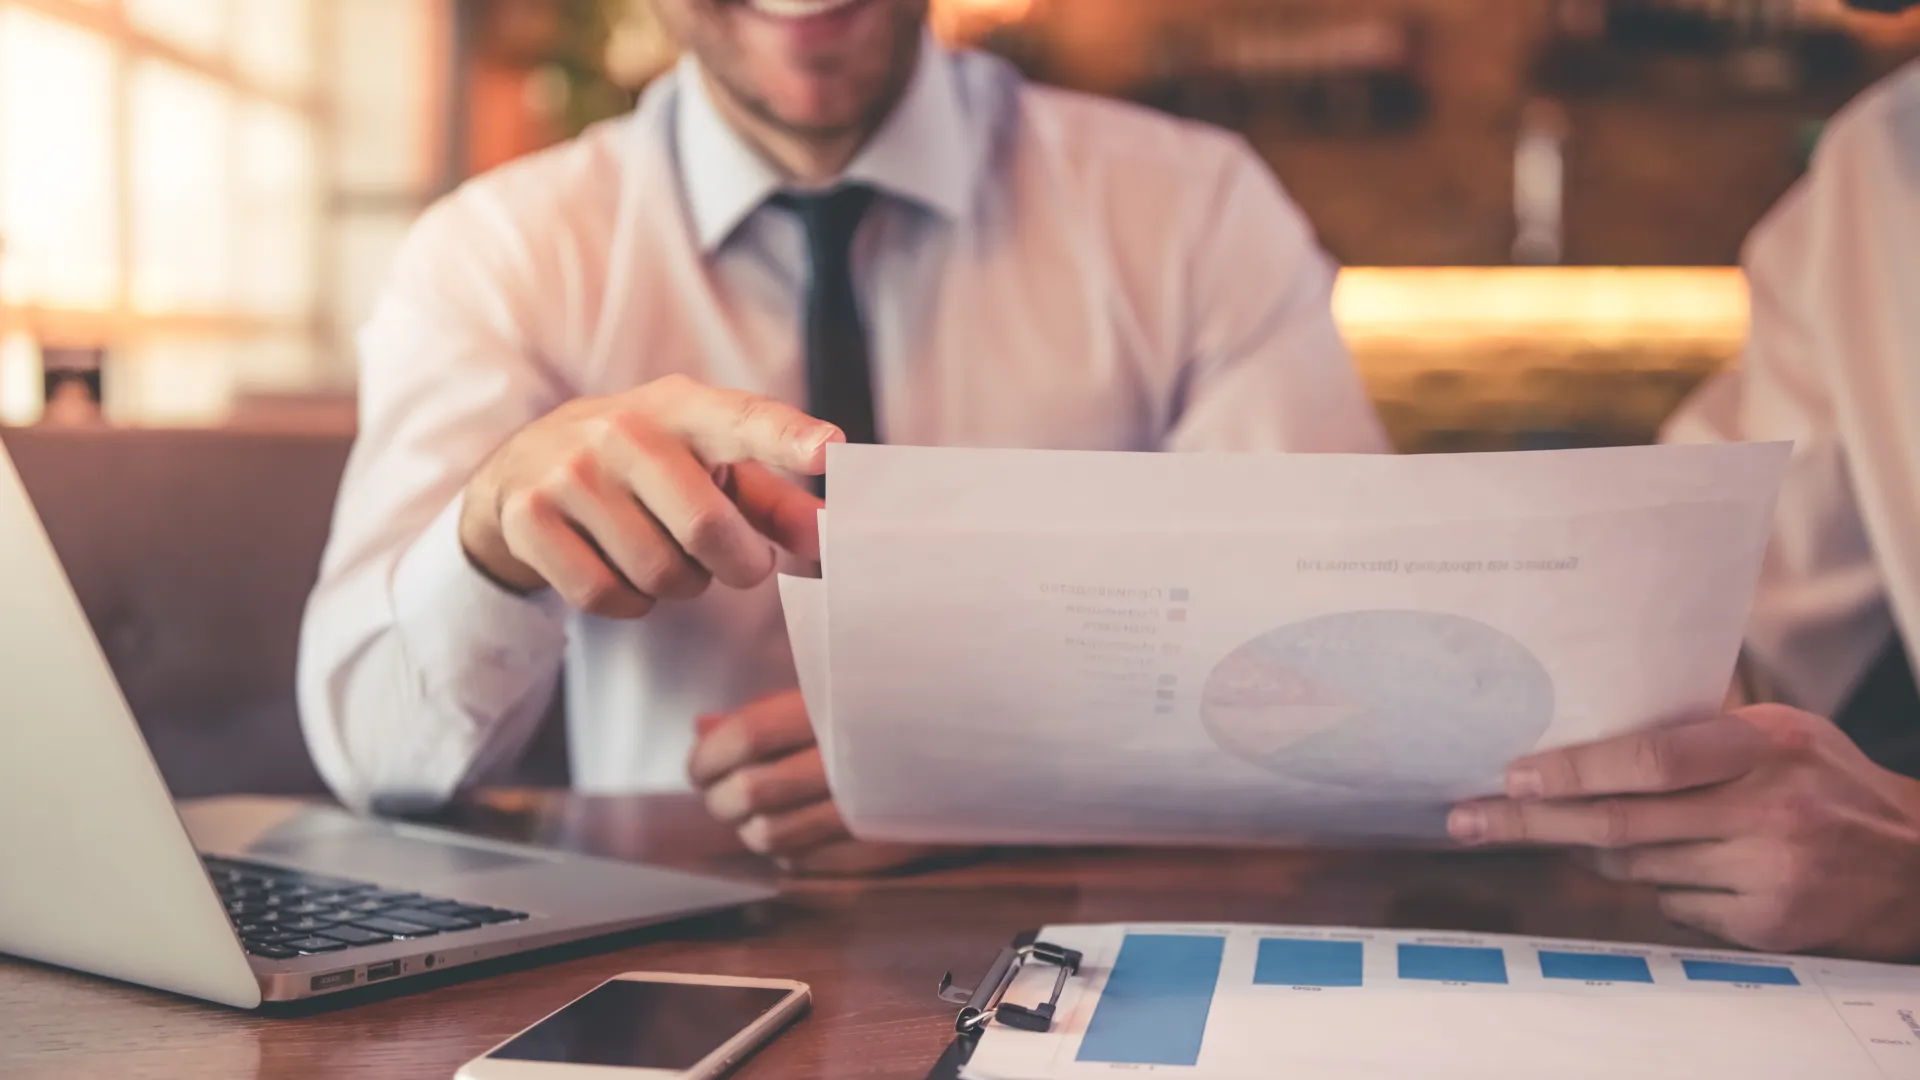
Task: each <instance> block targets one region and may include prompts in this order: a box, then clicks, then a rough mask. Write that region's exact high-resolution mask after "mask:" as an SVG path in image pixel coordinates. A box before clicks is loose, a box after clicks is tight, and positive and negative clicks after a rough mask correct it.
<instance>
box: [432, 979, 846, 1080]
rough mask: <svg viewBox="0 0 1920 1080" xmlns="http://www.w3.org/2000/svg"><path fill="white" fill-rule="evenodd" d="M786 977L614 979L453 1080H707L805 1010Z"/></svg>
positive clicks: (804, 993)
mask: <svg viewBox="0 0 1920 1080" xmlns="http://www.w3.org/2000/svg"><path fill="white" fill-rule="evenodd" d="M811 996H812V994H811V991H809V990H808V988H807V984H806V983H801V982H794V981H793V980H791V979H735V978H729V977H727V976H724V975H669V974H666V973H664V972H657V971H630V972H628V973H626V974H625V975H616V976H614V977H613V978H611V979H608V980H607V981H606V982H603V983H601V984H600V985H599V986H596V987H594V988H593V989H592V990H589V991H587V992H586V993H585V994H583V995H581V996H580V997H577V998H575V999H573V1000H572V1001H570V1002H568V1003H567V1004H566V1005H563V1006H561V1008H560V1010H559V1011H558V1012H555V1013H553V1014H552V1015H550V1016H548V1017H547V1018H546V1019H544V1020H542V1021H540V1022H539V1023H537V1024H535V1025H533V1026H532V1027H530V1028H528V1029H526V1030H525V1031H522V1032H521V1033H520V1034H518V1035H515V1036H514V1037H513V1038H511V1039H508V1040H507V1041H506V1042H503V1043H501V1044H500V1045H499V1046H496V1047H494V1048H493V1049H491V1050H489V1051H487V1052H486V1053H485V1054H483V1055H481V1056H480V1057H477V1058H474V1059H473V1060H472V1061H469V1062H467V1063H466V1064H465V1065H462V1066H461V1067H460V1071H459V1072H457V1073H455V1074H454V1078H455V1080H708V1078H709V1077H716V1076H721V1075H724V1074H725V1073H726V1071H727V1070H728V1069H731V1068H733V1066H734V1065H735V1064H737V1063H738V1062H740V1061H741V1060H742V1059H744V1058H745V1057H746V1056H747V1055H748V1054H751V1053H752V1052H753V1051H754V1050H756V1049H758V1048H759V1046H760V1044H762V1043H764V1042H766V1041H767V1040H768V1039H771V1038H773V1036H774V1035H776V1034H778V1033H779V1031H780V1029H781V1028H783V1027H785V1026H787V1025H788V1024H790V1023H792V1022H793V1021H794V1020H795V1019H796V1018H798V1017H799V1016H800V1014H801V1013H803V1012H805V1011H806V1009H807V1004H808V1002H809V1000H810V999H811Z"/></svg>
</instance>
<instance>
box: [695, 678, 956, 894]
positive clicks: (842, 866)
mask: <svg viewBox="0 0 1920 1080" xmlns="http://www.w3.org/2000/svg"><path fill="white" fill-rule="evenodd" d="M687 774H688V775H689V776H690V777H691V778H692V780H693V783H694V786H695V787H696V788H698V789H699V790H700V793H701V796H702V797H703V798H704V799H705V800H706V804H707V809H708V810H709V811H710V812H711V813H712V814H713V816H714V817H716V818H719V819H720V820H721V821H724V822H726V823H727V824H728V825H731V826H733V828H734V829H735V830H737V831H738V832H739V834H740V839H741V841H742V842H744V843H745V844H746V845H747V847H749V848H751V849H753V850H754V851H757V852H759V853H760V854H762V855H769V856H772V857H773V858H774V859H775V860H777V861H778V862H779V863H780V864H781V865H782V866H784V867H786V868H788V869H790V870H794V871H797V872H800V873H809V874H866V873H876V872H879V871H882V870H889V869H894V868H896V867H899V866H903V865H905V864H907V863H910V862H914V861H917V860H919V859H921V858H924V857H926V856H928V855H930V854H932V853H933V849H929V848H923V847H918V846H914V845H904V844H870V843H864V842H862V841H858V840H855V839H853V838H852V836H851V835H850V834H849V833H848V832H847V826H846V822H844V821H842V820H841V819H840V811H839V810H838V809H837V808H836V807H835V806H834V805H833V796H832V794H831V793H830V792H829V791H828V790H827V771H826V766H825V763H824V762H823V761H822V759H821V757H820V747H819V746H818V745H817V744H815V742H814V738H813V724H812V722H811V721H809V720H808V719H807V706H806V703H805V702H804V701H802V700H801V697H800V691H798V690H786V691H782V692H780V693H777V694H773V695H771V696H769V697H764V698H761V699H760V700H759V701H756V702H753V703H752V704H749V705H747V706H745V707H744V708H741V709H739V710H738V711H736V712H733V713H730V714H726V715H722V716H707V717H702V718H701V719H700V721H699V729H698V731H697V733H696V739H695V742H694V747H693V755H692V757H691V758H689V760H688V762H687Z"/></svg>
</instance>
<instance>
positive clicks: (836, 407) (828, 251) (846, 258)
mask: <svg viewBox="0 0 1920 1080" xmlns="http://www.w3.org/2000/svg"><path fill="white" fill-rule="evenodd" d="M873 196H874V193H873V189H872V188H869V187H864V186H860V185H847V186H843V187H838V188H835V189H834V190H832V191H829V192H823V193H820V194H804V195H803V194H794V193H791V192H788V193H782V194H780V195H776V196H774V198H773V203H774V205H776V206H779V207H782V208H784V209H786V210H788V211H790V212H792V213H793V215H794V216H795V217H797V218H799V219H800V224H801V225H802V226H803V227H804V228H805V229H806V234H807V289H806V299H805V303H804V320H805V326H804V340H805V342H806V347H807V411H808V412H810V413H812V414H813V415H814V416H817V417H819V418H820V419H822V420H825V421H826V422H828V423H830V424H833V425H835V426H836V427H838V428H839V429H840V430H841V431H842V432H845V433H846V436H847V441H848V442H850V443H872V442H879V441H880V434H879V427H878V424H877V423H876V422H875V420H874V414H873V378H872V374H871V372H870V371H869V368H868V358H867V333H866V329H865V327H864V326H862V325H861V322H860V303H859V299H858V297H856V296H855V295H854V290H853V259H852V252H853V234H854V232H855V231H856V230H858V229H859V228H860V221H861V219H862V218H863V217H865V216H866V213H867V208H868V207H870V206H872V205H873ZM820 487H821V488H822V490H824V487H825V484H824V481H823V482H822V483H821V485H820Z"/></svg>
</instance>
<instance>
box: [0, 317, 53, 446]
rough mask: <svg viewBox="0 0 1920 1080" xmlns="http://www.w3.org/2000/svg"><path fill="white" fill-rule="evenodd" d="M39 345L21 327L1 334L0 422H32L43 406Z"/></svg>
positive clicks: (37, 417) (38, 417)
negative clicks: (3, 335)
mask: <svg viewBox="0 0 1920 1080" xmlns="http://www.w3.org/2000/svg"><path fill="white" fill-rule="evenodd" d="M42 399H43V393H42V387H41V379H40V348H39V346H37V345H35V344H34V343H33V338H31V337H29V336H27V333H26V332H25V331H23V330H16V331H14V332H13V333H11V334H8V335H6V336H5V337H0V424H31V423H33V422H34V421H35V420H38V419H40V410H41V407H42Z"/></svg>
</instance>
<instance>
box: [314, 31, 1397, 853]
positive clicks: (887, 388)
mask: <svg viewBox="0 0 1920 1080" xmlns="http://www.w3.org/2000/svg"><path fill="white" fill-rule="evenodd" d="M658 8H659V14H660V16H661V17H662V19H663V20H664V22H665V23H666V25H667V27H668V28H669V30H670V31H671V32H672V33H673V35H674V37H675V38H676V39H677V40H678V41H680V42H681V43H682V45H683V46H685V48H686V50H687V55H686V56H685V58H684V59H683V61H682V62H681V64H680V65H679V66H678V68H677V69H676V70H675V71H674V72H673V73H672V74H671V75H669V76H667V77H665V78H663V79H662V80H660V81H659V82H657V83H656V84H655V85H654V86H653V87H651V88H650V89H649V91H648V92H647V93H646V95H645V96H644V98H643V100H642V101H641V103H640V104H639V106H638V108H637V109H636V110H635V112H634V113H632V114H631V115H630V116H628V117H625V118H622V119H620V120H617V121H615V122H611V123H607V124H603V125H600V126H598V127H596V128H594V129H592V130H590V131H588V132H587V133H586V134H584V135H582V136H581V137H580V138H578V139H576V140H574V141H572V142H569V143H567V144H565V145H562V146H560V147H557V148H555V149H552V150H548V151H546V152H543V153H540V154H537V155H534V156H532V157H531V158H529V159H526V160H522V161H520V162H517V163H514V164H512V165H509V166H507V167H505V168H502V169H499V170H497V171H495V172H493V173H491V174H488V175H486V176H483V177H480V178H479V179H477V180H474V181H472V182H470V183H468V184H467V185H465V186H464V187H463V188H462V189H461V190H459V191H458V192H456V193H454V194H453V195H452V196H450V197H449V198H447V199H445V200H443V201H442V202H441V203H439V204H438V205H436V206H435V207H433V208H432V209H431V210H430V211H429V212H428V213H427V214H426V215H425V217H424V218H423V219H422V220H421V221H420V222H419V223H418V225H417V226H416V227H415V229H414V230H413V233H412V235H411V237H410V238H409V240H408V241H407V243H406V244H405V246H404V249H403V251H402V253H401V254H400V256H399V257H398V259H397V262H396V266H395V268H394V270H393V273H392V278H391V280H390V282H389V283H388V285H387V287H386V290H385V293H384V295H383V297H382V299H381V300H380V302H379V304H378V306H377V310H376V311H375V313H374V314H373V316H372V317H371V319H370V321H369V324H368V325H367V326H366V327H365V328H364V331H363V333H362V336H361V340H360V385H361V390H360V394H361V401H360V428H359V437H358V441H357V442H356V444H355V447H354V451H353V456H352V460H351V462H350V463H349V466H348V470H347V474H346V477H345V479H344V481H343V485H342V488H341V492H340V498H339V503H338V506H337V509H336V513H335V519H334V526H333V533H332V537H331V540H330V544H329V547H328V550H327V553H326V557H325V561H324V565H323V567H322V571H321V576H320V580H319V583H318V585H317V587H316V588H315V590H314V593H313V597H312V600H311V602H310V605H309V609H308V613H307V617H306V622H305V626H304V632H303V639H302V643H301V657H300V676H299V689H300V704H301V713H302V721H303V724H304V727H305V732H306V736H307V740H308V743H309V745H310V747H311V749H312V752H313V755H314V758H315V760H316V762H317V763H318V765H319V767H320V770H321V773H322V774H323V775H324V776H325V777H326V779H327V781H328V782H329V784H331V786H332V787H333V789H334V790H335V791H336V792H337V793H338V794H339V796H340V797H341V798H342V799H343V800H344V801H346V802H347V803H348V804H349V805H353V806H357V807H368V806H371V805H375V804H389V805H433V804H436V803H438V802H441V801H444V800H445V799H446V798H448V797H449V796H451V795H452V794H453V793H454V792H456V791H457V790H458V789H460V788H462V787H463V786H466V785H470V784H473V783H476V782H479V781H480V780H482V779H484V778H485V777H486V776H487V775H488V774H489V773H490V772H492V771H493V770H495V769H497V768H498V767H499V766H501V765H503V764H505V763H507V762H509V761H510V760H512V759H514V758H515V757H516V755H519V754H520V753H521V752H522V750H523V748H524V747H525V746H526V744H527V743H528V741H529V739H530V737H531V736H532V735H533V734H534V732H535V729H536V727H537V725H538V723H539V721H540V720H541V718H542V716H543V714H544V713H545V712H546V710H547V708H548V706H549V703H550V701H551V700H552V696H553V694H554V691H555V687H556V683H557V681H558V679H559V678H560V677H561V673H562V668H563V660H564V671H565V676H564V677H565V679H566V686H565V690H566V700H567V704H568V711H569V736H570V752H571V760H572V765H573V777H574V782H575V784H576V785H577V786H579V787H580V788H582V789H584V790H588V791H602V792H605V791H632V790H661V789H675V788H679V789H684V788H685V787H686V786H687V784H688V780H689V775H690V776H691V781H692V783H693V784H694V785H695V786H697V787H698V788H699V789H701V790H702V791H703V792H704V795H705V799H706V802H707V805H708V806H709V807H710V808H711V810H712V811H713V813H714V814H716V815H717V816H719V817H720V818H722V819H724V820H725V821H726V822H728V823H730V824H731V825H733V826H735V827H736V828H737V829H738V830H739V832H740V835H741V836H742V837H743V838H744V839H745V840H746V842H747V843H748V844H749V845H750V846H752V847H753V848H755V849H757V850H759V851H762V852H767V853H771V854H773V855H775V856H777V857H780V858H781V859H783V860H786V861H787V862H788V863H789V864H790V865H793V866H795V867H798V868H800V869H804V870H861V869H874V868H879V867H882V866H885V865H888V864H892V863H895V862H897V861H900V860H904V859H907V858H910V857H912V856H913V855H914V854H915V853H914V852H912V851H908V850H905V849H897V848H879V847H868V846H864V845H860V844H857V843H854V842H852V841H850V840H849V838H848V835H847V831H846V828H845V826H844V824H843V823H842V821H841V819H840V817H839V814H838V813H837V811H836V810H835V808H834V806H833V803H832V801H831V798H830V796H829V793H828V790H827V786H826V780H825V776H824V772H823V769H822V764H821V760H820V753H819V751H818V749H817V748H816V747H815V746H814V739H813V731H812V728H811V726H810V725H809V723H808V720H807V717H806V713H805V708H804V706H803V704H802V702H801V698H800V695H799V693H798V691H797V690H796V689H795V688H794V687H795V677H794V672H793V667H792V657H791V653H790V651H789V647H788V644H787V641H786V635H785V630H784V626H783V624H782V620H781V615H780V612H779V606H778V600H777V594H776V592H775V591H774V589H773V587H772V583H771V582H770V581H769V577H770V575H771V574H772V573H773V572H774V570H775V568H776V563H798V562H801V561H803V560H805V559H806V558H808V557H813V556H816V555H817V544H818V538H817V535H816V532H815V525H814V515H815V511H816V510H817V509H818V508H819V507H820V506H821V502H820V501H819V499H817V498H816V497H815V495H814V493H813V487H812V485H811V484H810V483H809V482H808V480H807V479H806V478H807V477H811V476H814V475H816V474H819V473H821V472H822V471H823V470H824V455H825V447H826V445H827V444H828V443H829V442H832V441H837V440H841V439H846V440H852V441H857V442H869V441H887V442H894V443H902V444H942V445H975V446H1021V447H1039V448H1079V449H1104V450H1170V451H1191V450H1290V451H1364V452H1372V451H1382V450H1385V449H1386V442H1385V439H1384V436H1383V434H1382V430H1381V428H1380V426H1379V423H1378V421H1377V419H1376V417H1375V416H1374V413H1373V411H1372V407H1371V404H1370V403H1369V401H1368V399H1367V396H1366V394H1365V392H1364V391H1363V388H1362V386H1361V384H1360V382H1359V380H1358V378H1357V377H1356V374H1355V372H1354V370H1353V368H1352V365H1351V362H1350V358H1349V356H1348V353H1347V350H1346V348H1345V347H1344V345H1343V343H1342V341H1341V339H1340V336H1339V333H1338V331H1337V329H1336V328H1335V325H1334V322H1333V318H1332V313H1331V307H1330V297H1331V291H1332V286H1333V279H1334V268H1333V266H1332V265H1331V263H1330V260H1329V259H1328V257H1327V256H1326V255H1325V254H1324V253H1323V252H1322V251H1321V250H1320V248H1319V246H1318V245H1317V242H1316V240H1315V238H1314V236H1313V233H1312V230H1311V228H1310V227H1309V225H1308V224H1307V222H1306V221H1305V220H1304V219H1303V218H1302V216H1301V214H1300V213H1299V211H1298V210H1297V208H1296V207H1295V206H1294V205H1293V204H1292V203H1291V202H1290V201H1289V199H1288V198H1287V196H1286V195H1285V194H1284V193H1283V192H1282V191H1281V189H1280V188H1279V186H1278V185H1277V183H1276V182H1275V181H1274V179H1273V178H1272V176H1271V175H1270V173H1269V172H1268V170H1267V169H1266V168H1265V167H1264V166H1263V165H1262V164H1261V162H1260V161H1259V160H1258V159H1256V158H1255V157H1254V155H1253V154H1252V153H1251V152H1250V151H1249V150H1248V149H1247V147H1246V146H1245V145H1244V144H1243V143H1242V142H1241V141H1240V140H1238V139H1237V138H1235V137H1232V136H1229V135H1227V134H1225V133H1223V132H1220V131H1217V130H1212V129H1208V128H1204V127H1200V126H1196V125H1192V124H1187V123H1182V122H1178V121H1174V120H1171V119H1167V118H1164V117H1160V116H1157V115H1154V114H1150V113H1146V112H1143V111H1139V110H1136V109H1134V108H1130V107H1127V106H1124V105H1120V104H1116V103H1112V102H1107V101H1103V100H1098V99H1095V98H1092V97H1086V96H1080V95H1076V94H1070V93H1065V92H1061V91H1056V90H1050V89H1042V88H1039V87H1035V86H1030V85H1025V84H1023V83H1022V81H1021V80H1020V78H1019V77H1018V76H1017V75H1016V74H1015V73H1014V71H1013V70H1012V69H1011V68H1009V67H1008V66H1006V65H1005V64H1003V63H1002V62H1000V61H998V60H996V59H993V58H990V57H988V56H986V55H983V54H978V53H971V52H949V51H947V50H946V49H944V48H942V47H940V46H939V45H937V44H936V43H935V42H934V41H933V40H932V39H931V37H930V36H929V34H928V32H927V29H926V14H927V12H926V2H925V0H658Z"/></svg>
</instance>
